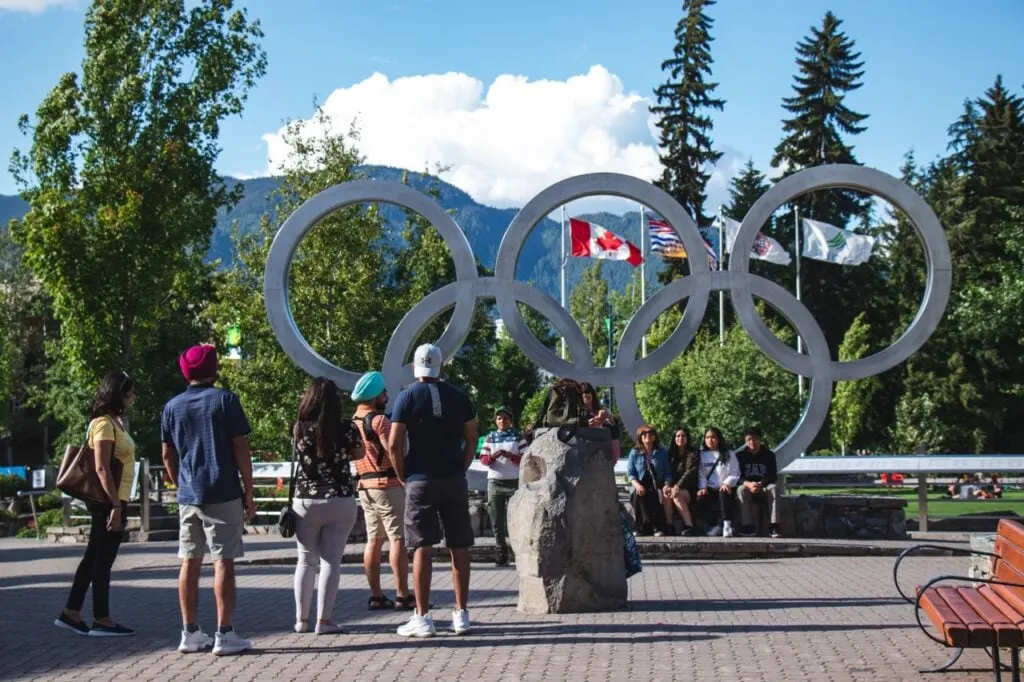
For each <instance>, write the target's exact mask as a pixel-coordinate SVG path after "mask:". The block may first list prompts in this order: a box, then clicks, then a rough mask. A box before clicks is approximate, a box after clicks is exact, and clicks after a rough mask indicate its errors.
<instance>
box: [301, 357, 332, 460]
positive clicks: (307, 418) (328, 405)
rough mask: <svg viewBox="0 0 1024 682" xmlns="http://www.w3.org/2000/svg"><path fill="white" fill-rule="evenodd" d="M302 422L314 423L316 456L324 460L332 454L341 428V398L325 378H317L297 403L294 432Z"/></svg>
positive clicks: (330, 382)
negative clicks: (297, 409) (297, 410)
mask: <svg viewBox="0 0 1024 682" xmlns="http://www.w3.org/2000/svg"><path fill="white" fill-rule="evenodd" d="M302 422H316V454H317V456H318V457H319V458H320V459H326V458H327V457H329V456H331V455H333V454H334V450H335V447H334V446H335V444H336V443H337V442H338V431H339V429H340V427H341V398H340V396H339V394H338V386H337V385H336V384H335V383H334V382H333V381H331V380H330V379H328V378H326V377H317V378H316V379H313V383H311V384H310V385H309V388H307V389H306V392H305V393H304V394H303V396H302V400H301V401H299V414H298V417H297V421H296V425H295V426H296V431H298V425H299V424H300V423H302Z"/></svg>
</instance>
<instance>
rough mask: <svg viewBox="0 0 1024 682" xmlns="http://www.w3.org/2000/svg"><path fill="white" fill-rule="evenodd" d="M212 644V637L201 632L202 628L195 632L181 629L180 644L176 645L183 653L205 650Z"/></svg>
mask: <svg viewBox="0 0 1024 682" xmlns="http://www.w3.org/2000/svg"><path fill="white" fill-rule="evenodd" d="M212 646H213V637H210V636H209V635H208V634H206V633H205V632H203V631H202V629H199V630H196V631H195V632H189V631H188V630H182V631H181V644H179V645H178V651H180V652H181V653H183V654H195V653H199V652H200V651H206V650H207V649H209V648H210V647H212Z"/></svg>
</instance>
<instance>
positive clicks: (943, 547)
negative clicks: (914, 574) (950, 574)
mask: <svg viewBox="0 0 1024 682" xmlns="http://www.w3.org/2000/svg"><path fill="white" fill-rule="evenodd" d="M919 549H941V550H944V551H946V552H952V553H953V554H965V555H966V554H978V555H981V556H990V557H995V558H996V559H998V558H999V555H998V554H993V553H991V552H982V551H980V550H976V549H960V548H959V547H950V546H949V545H935V544H923V545H914V546H913V547H907V548H906V549H905V550H903V551H902V552H900V555H899V556H898V557H896V563H895V564H893V567H892V582H893V584H894V585H896V591H897V592H899V594H900V596H901V597H903V601H905V602H907V603H908V604H913V603H914V599H913V598H911V597H908V596H907V595H906V593H904V592H903V590H902V589H901V588H900V580H899V575H898V573H899V570H900V564H901V563H903V560H904V559H905V558H906V557H908V556H910V555H911V554H912V553H914V552H916V551H917V550H919Z"/></svg>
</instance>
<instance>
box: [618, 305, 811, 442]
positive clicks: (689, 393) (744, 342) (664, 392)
mask: <svg viewBox="0 0 1024 682" xmlns="http://www.w3.org/2000/svg"><path fill="white" fill-rule="evenodd" d="M776 334H777V335H779V337H780V338H781V339H782V340H783V341H785V342H787V343H790V344H792V343H793V337H792V334H791V333H789V331H788V330H785V329H784V330H778V331H776ZM637 397H638V399H639V403H640V409H641V412H642V413H643V414H644V415H645V416H646V417H647V419H648V420H649V421H650V422H651V423H652V424H653V425H654V426H655V427H657V428H658V429H659V430H660V431H667V430H669V429H671V428H672V427H674V426H676V425H682V426H686V427H688V428H689V429H690V430H691V432H692V433H693V434H694V438H697V437H698V436H697V433H698V432H700V431H702V430H703V429H705V428H707V427H708V426H717V427H718V428H720V429H721V430H722V432H723V434H724V435H725V437H726V439H727V440H728V441H729V443H730V445H734V444H735V443H737V442H738V441H739V439H740V438H741V434H742V433H743V430H744V429H746V428H747V427H749V426H759V427H760V428H761V429H762V430H763V432H764V434H765V440H766V442H767V443H768V444H770V445H777V444H778V443H780V442H781V441H782V440H783V439H784V438H785V437H786V435H787V434H788V433H789V432H790V431H791V430H792V428H793V427H794V426H795V425H796V422H797V418H798V417H799V414H800V403H799V401H798V399H797V387H796V379H795V378H794V377H793V375H791V374H789V373H788V372H787V371H786V370H784V369H782V368H780V367H779V366H778V365H776V364H775V363H774V362H772V361H771V360H770V359H768V357H767V356H766V355H765V354H764V353H763V352H762V351H761V349H759V348H758V347H757V346H756V345H755V344H754V342H753V341H751V340H750V337H749V336H748V335H747V333H746V332H745V331H743V329H742V327H740V326H739V325H734V326H732V327H730V328H729V329H728V330H726V334H725V345H724V346H721V345H719V341H718V335H717V334H712V333H710V332H708V331H701V332H699V333H698V334H697V338H696V339H695V340H694V342H693V345H692V346H691V347H690V348H689V349H688V350H687V352H686V353H684V354H683V355H681V356H679V357H678V358H676V359H675V360H673V361H672V362H671V363H670V364H669V365H668V367H666V368H665V369H663V370H661V371H660V372H658V373H657V374H655V375H654V376H652V377H650V378H649V379H646V380H644V381H642V382H640V383H639V384H637Z"/></svg>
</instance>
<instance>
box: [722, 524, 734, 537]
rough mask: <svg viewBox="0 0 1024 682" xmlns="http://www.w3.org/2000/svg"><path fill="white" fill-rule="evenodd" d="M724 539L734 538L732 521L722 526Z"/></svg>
mask: <svg viewBox="0 0 1024 682" xmlns="http://www.w3.org/2000/svg"><path fill="white" fill-rule="evenodd" d="M722 537H724V538H731V537H732V521H726V522H725V523H723V524H722Z"/></svg>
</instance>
